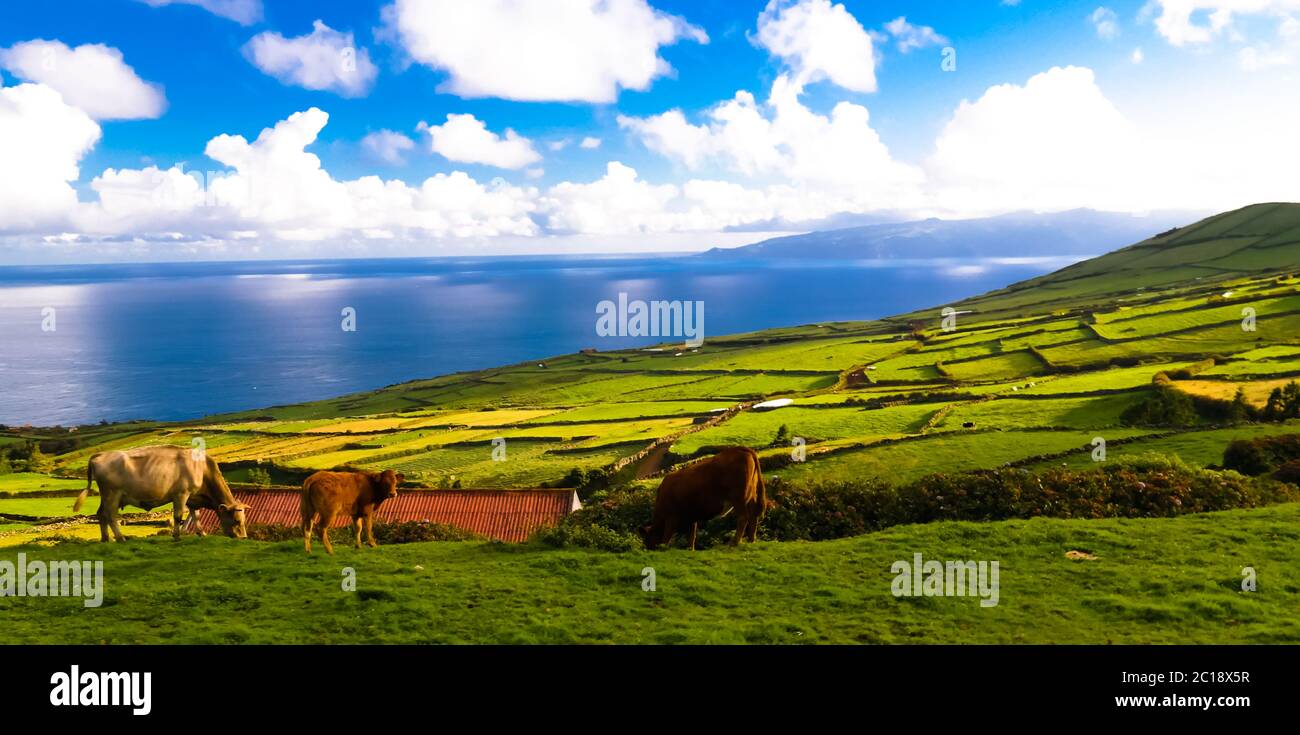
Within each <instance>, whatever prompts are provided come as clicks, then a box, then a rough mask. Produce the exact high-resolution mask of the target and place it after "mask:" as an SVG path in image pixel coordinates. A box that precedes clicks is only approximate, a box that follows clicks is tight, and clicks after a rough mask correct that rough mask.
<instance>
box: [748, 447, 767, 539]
mask: <svg viewBox="0 0 1300 735" xmlns="http://www.w3.org/2000/svg"><path fill="white" fill-rule="evenodd" d="M746 474H748V475H749V476H748V477H747V478H746V479H745V484H746V485H747V487H746V488H745V497H747V498H748V497H750V491H751V490H752V491H753V497H754V500H755V502H757V503H758V515H756V516H754V523H755V524H757V523H758V522H759V521H761V520H763V514H764V512H766V511H767V484H766V483H764V482H763V463H762V462H760V461H759V459H758V452H755V451H754V450H752V449H751V450H749V472H748V473H746Z"/></svg>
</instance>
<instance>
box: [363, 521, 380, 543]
mask: <svg viewBox="0 0 1300 735" xmlns="http://www.w3.org/2000/svg"><path fill="white" fill-rule="evenodd" d="M366 543H368V544H370V548H372V549H373V548H375V547H376V546H378V545H379V544H377V543H375V517H374V516H373V515H368V516H366Z"/></svg>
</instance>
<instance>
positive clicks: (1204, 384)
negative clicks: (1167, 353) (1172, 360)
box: [1174, 378, 1294, 407]
mask: <svg viewBox="0 0 1300 735" xmlns="http://www.w3.org/2000/svg"><path fill="white" fill-rule="evenodd" d="M1293 380H1294V378H1279V379H1276V380H1252V381H1242V382H1232V381H1227V380H1179V381H1176V382H1175V383H1174V385H1175V386H1176V387H1177V388H1178V389H1179V390H1181V391H1183V392H1184V393H1191V394H1192V395H1196V396H1205V397H1206V398H1215V399H1218V400H1220V401H1231V400H1232V399H1233V397H1234V396H1236V395H1237V391H1238V390H1241V392H1242V394H1243V395H1244V396H1245V398H1246V402H1247V403H1250V404H1253V405H1255V406H1259V407H1263V406H1264V404H1265V403H1267V402H1268V394H1269V393H1271V392H1273V390H1274V389H1275V388H1281V387H1283V386H1285V385H1286V384H1287V383H1290V382H1292V381H1293Z"/></svg>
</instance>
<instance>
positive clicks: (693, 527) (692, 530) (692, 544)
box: [691, 523, 700, 551]
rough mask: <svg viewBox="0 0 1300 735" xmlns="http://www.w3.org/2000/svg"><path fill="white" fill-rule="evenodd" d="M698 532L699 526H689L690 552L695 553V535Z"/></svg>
mask: <svg viewBox="0 0 1300 735" xmlns="http://www.w3.org/2000/svg"><path fill="white" fill-rule="evenodd" d="M699 530H700V524H698V523H692V524H691V551H695V533H696V532H697V531H699Z"/></svg>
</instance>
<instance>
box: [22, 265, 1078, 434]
mask: <svg viewBox="0 0 1300 735" xmlns="http://www.w3.org/2000/svg"><path fill="white" fill-rule="evenodd" d="M1076 259H1077V258H1039V259H1032V260H1026V261H1017V262H1005V261H897V260H896V261H835V262H812V261H798V262H791V261H764V260H757V261H745V262H735V261H730V260H713V259H708V258H703V257H687V256H655V257H646V256H638V257H622V256H619V257H614V256H610V257H599V256H575V257H553V256H548V257H500V258H430V259H387V260H338V261H304V262H287V261H277V262H240V263H175V264H145V265H139V264H131V265H94V266H21V267H18V266H14V267H0V423H3V424H8V425H23V424H28V423H30V424H33V425H38V426H48V425H55V424H61V425H65V426H68V425H74V424H82V423H93V422H97V421H100V420H109V421H120V420H127V419H136V418H140V419H158V420H180V419H190V418H196V417H200V416H204V415H207V414H212V413H219V412H226V411H235V410H244V409H251V408H258V407H265V406H272V405H278V404H286V403H296V402H300V401H310V400H317V399H322V398H328V397H332V396H337V395H342V394H345V393H351V392H355V391H361V390H368V389H373V388H378V387H381V386H385V385H392V384H394V383H399V382H402V381H406V380H412V379H416V378H425V377H431V376H435V375H441V374H445V373H451V372H457V371H461V370H472V369H477V368H486V367H492V366H496V365H503V364H510V363H515V362H520V361H524V360H532V359H539V358H545V357H549V356H554V355H559V354H564V353H569V352H575V351H577V350H579V349H581V348H585V347H595V348H597V349H612V348H616V347H628V346H635V345H642V344H652V343H656V342H661V341H664V340H662V339H658V338H653V337H646V338H633V337H621V338H620V337H601V336H598V335H597V333H596V317H597V304H598V303H599V302H601V301H602V300H606V299H608V300H614V301H617V299H618V295H619V294H620V293H626V294H627V297H628V299H630V300H634V299H642V300H645V301H650V300H681V301H703V302H704V305H705V312H704V314H705V316H704V333H705V342H706V344H707V340H708V336H709V335H722V334H729V333H734V332H744V331H752V330H756V329H763V328H767V327H779V326H792V325H799V324H809V323H815V322H820V321H830V320H850V319H872V318H876V317H881V316H888V315H891V314H897V313H901V312H906V311H909V310H912V309H918V308H924V307H927V306H935V307H938V306H941V305H943V304H945V303H948V302H950V301H952V300H955V299H958V298H961V297H965V296H970V295H974V294H978V293H982V292H984V291H988V290H991V289H994V288H999V287H1001V286H1005V285H1007V284H1010V283H1012V282H1015V281H1018V280H1022V279H1025V278H1030V277H1032V276H1035V275H1040V274H1042V273H1047V272H1050V271H1052V270H1055V269H1057V268H1060V267H1062V266H1063V265H1066V264H1067V263H1069V262H1071V261H1072V260H1076ZM349 307H350V308H351V309H353V310H354V311H355V315H356V318H355V323H356V329H355V331H345V330H344V329H343V328H342V324H343V321H344V315H343V311H344V309H345V308H349ZM51 310H52V311H51ZM50 327H53V329H50Z"/></svg>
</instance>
